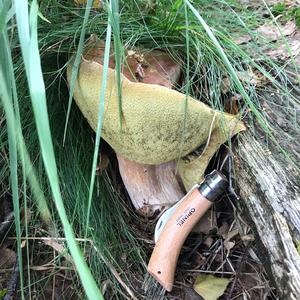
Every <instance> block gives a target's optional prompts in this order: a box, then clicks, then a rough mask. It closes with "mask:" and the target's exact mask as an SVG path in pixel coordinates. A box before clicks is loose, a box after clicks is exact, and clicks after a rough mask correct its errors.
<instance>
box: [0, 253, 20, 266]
mask: <svg viewBox="0 0 300 300" xmlns="http://www.w3.org/2000/svg"><path fill="white" fill-rule="evenodd" d="M16 259H17V254H16V252H15V251H13V250H11V249H9V248H0V269H9V268H12V267H13V265H14V263H15V261H16Z"/></svg>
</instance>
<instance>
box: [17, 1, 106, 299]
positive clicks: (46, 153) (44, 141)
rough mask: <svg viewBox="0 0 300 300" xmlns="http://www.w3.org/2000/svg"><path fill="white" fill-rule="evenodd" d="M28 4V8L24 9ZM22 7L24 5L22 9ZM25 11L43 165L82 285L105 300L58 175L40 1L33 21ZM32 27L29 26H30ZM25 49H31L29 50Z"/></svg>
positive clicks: (22, 27)
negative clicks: (39, 24)
mask: <svg viewBox="0 0 300 300" xmlns="http://www.w3.org/2000/svg"><path fill="white" fill-rule="evenodd" d="M24 3H25V6H26V8H25V7H24ZM19 5H20V6H19ZM21 8H23V9H26V11H27V9H28V8H27V1H16V17H17V26H18V30H19V36H20V37H21V36H23V31H24V32H25V36H26V32H29V27H30V33H31V36H29V35H28V36H27V38H28V39H26V38H24V36H23V38H20V42H21V50H22V54H23V59H24V63H25V62H26V63H25V69H26V73H27V79H28V85H29V90H30V96H31V100H32V106H33V111H34V116H35V121H36V125H37V131H38V136H39V142H40V147H41V151H42V157H43V162H44V165H45V169H46V173H47V175H48V180H49V183H50V186H51V190H52V194H53V198H54V201H55V205H56V208H57V211H58V214H59V217H60V219H61V222H62V225H63V229H64V233H65V237H66V240H67V244H68V247H69V250H70V253H71V255H72V257H73V259H74V263H75V266H76V268H77V271H78V275H79V277H80V279H81V282H82V285H83V287H84V289H85V292H86V294H87V297H88V298H89V299H103V297H102V295H101V293H100V290H99V288H98V287H97V284H96V282H95V280H94V278H93V276H92V274H91V271H90V269H89V268H88V266H87V264H86V262H85V260H84V257H83V255H82V252H81V250H80V249H79V247H78V244H77V242H76V240H75V236H74V232H73V229H72V227H71V224H70V223H69V220H68V217H67V214H66V211H65V208H64V204H63V201H62V197H61V192H60V187H59V180H58V174H57V166H56V161H55V155H54V149H53V144H52V138H51V132H50V126H49V119H48V112H47V105H46V94H45V86H44V81H43V75H42V70H41V62H40V55H39V50H38V39H37V16H38V5H37V2H36V1H33V2H32V4H31V9H30V20H29V19H24V17H23V16H20V14H21V13H22V11H21ZM28 25H29V26H28ZM25 46H29V48H28V49H27V50H25V49H24V47H25Z"/></svg>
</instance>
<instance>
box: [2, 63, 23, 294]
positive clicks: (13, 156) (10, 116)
mask: <svg viewBox="0 0 300 300" xmlns="http://www.w3.org/2000/svg"><path fill="white" fill-rule="evenodd" d="M6 83H7V78H5V76H4V74H3V70H2V67H1V68H0V98H1V100H2V103H3V106H4V111H5V114H6V122H7V133H8V144H9V163H10V166H9V167H10V181H11V189H12V198H13V208H14V215H15V227H16V236H17V249H18V250H17V253H18V263H19V273H20V289H21V297H22V299H25V297H24V276H23V260H22V248H21V222H20V206H19V190H18V162H17V159H18V158H17V146H16V143H17V142H16V134H15V133H16V130H15V127H16V122H15V118H14V112H13V109H12V105H9V103H12V99H11V93H9V92H8V88H7V86H6Z"/></svg>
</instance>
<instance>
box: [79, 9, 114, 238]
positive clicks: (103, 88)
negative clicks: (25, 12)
mask: <svg viewBox="0 0 300 300" xmlns="http://www.w3.org/2000/svg"><path fill="white" fill-rule="evenodd" d="M111 32H112V29H111V23H110V20H109V15H108V22H107V31H106V39H105V50H104V63H103V74H102V82H101V89H100V102H99V106H100V107H99V114H98V123H97V129H96V142H95V149H94V156H93V164H92V174H91V180H90V187H89V198H88V208H87V219H86V232H85V238H86V237H87V229H88V227H89V220H90V211H91V206H92V197H93V191H94V185H95V176H96V168H97V161H98V155H99V147H100V136H101V129H102V123H103V113H104V101H105V93H106V86H107V73H108V64H109V52H110V43H111Z"/></svg>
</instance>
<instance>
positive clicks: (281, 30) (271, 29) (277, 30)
mask: <svg viewBox="0 0 300 300" xmlns="http://www.w3.org/2000/svg"><path fill="white" fill-rule="evenodd" d="M295 31H296V23H295V22H294V21H289V22H287V23H286V24H285V25H278V26H276V25H274V24H264V25H262V26H260V27H258V29H257V30H256V33H257V34H258V35H259V36H262V37H263V38H265V39H267V40H269V41H270V42H272V41H276V40H278V39H279V38H280V37H281V36H282V35H283V36H290V35H292V34H293V33H294V32H295Z"/></svg>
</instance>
